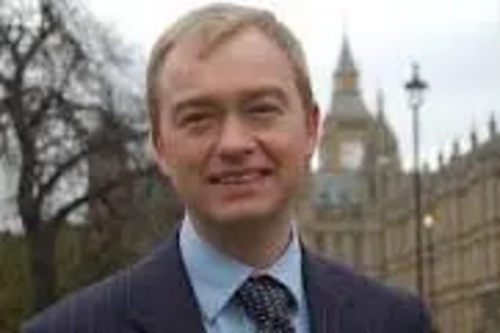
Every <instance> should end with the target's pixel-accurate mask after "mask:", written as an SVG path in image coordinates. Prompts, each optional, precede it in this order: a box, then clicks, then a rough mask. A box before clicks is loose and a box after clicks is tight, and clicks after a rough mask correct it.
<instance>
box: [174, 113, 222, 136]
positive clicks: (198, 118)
mask: <svg viewBox="0 0 500 333" xmlns="http://www.w3.org/2000/svg"><path fill="white" fill-rule="evenodd" d="M214 120H215V115H214V113H213V112H209V111H208V110H205V109H193V110H185V111H184V112H182V114H181V115H180V116H179V118H178V121H177V124H178V126H179V127H180V128H182V129H185V130H187V131H189V132H193V133H201V132H203V131H205V130H207V129H208V128H210V126H211V125H212V124H213V123H214Z"/></svg>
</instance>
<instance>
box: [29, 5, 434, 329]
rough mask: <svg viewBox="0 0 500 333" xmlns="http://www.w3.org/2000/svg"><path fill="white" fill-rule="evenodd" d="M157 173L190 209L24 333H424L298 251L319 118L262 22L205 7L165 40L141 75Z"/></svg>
mask: <svg viewBox="0 0 500 333" xmlns="http://www.w3.org/2000/svg"><path fill="white" fill-rule="evenodd" d="M147 94H148V98H147V101H148V107H149V110H150V118H151V128H152V130H151V143H152V147H153V150H154V154H155V160H156V162H157V164H158V166H159V168H160V169H161V171H162V172H163V173H164V174H165V176H167V177H170V179H171V181H172V183H173V184H174V186H175V188H176V190H177V191H178V193H179V195H180V197H181V198H182V199H183V200H184V203H185V205H186V217H185V219H184V221H183V222H182V224H181V226H180V228H179V230H178V232H177V233H176V234H175V235H174V236H173V237H172V238H171V239H169V240H167V241H165V243H164V244H163V245H162V246H160V248H159V249H157V250H156V251H154V252H153V253H152V254H151V255H150V256H149V257H148V258H146V259H144V260H142V261H141V262H139V263H138V264H136V265H135V266H133V267H131V268H129V269H126V270H124V271H123V272H121V273H118V274H117V275H115V276H113V277H111V278H109V279H107V280H106V281H104V282H100V283H98V284H96V285H94V286H91V287H89V288H87V289H86V290H84V291H81V292H79V293H77V294H76V295H73V296H70V297H69V298H67V299H66V300H64V301H62V302H61V303H60V304H58V305H56V306H55V307H53V308H51V309H49V310H48V311H46V312H45V313H43V314H41V315H40V316H39V317H37V318H36V319H34V320H33V321H31V322H30V323H29V324H28V325H26V330H25V332H29V333H46V332H47V333H48V332H51V333H59V332H60V333H63V332H64V333H83V332H92V333H94V332H105V333H118V332H120V333H132V332H148V333H183V332H186V333H188V332H189V333H191V332H193V333H196V332H208V333H215V332H217V333H230V332H243V333H245V332H248V333H250V332H275V333H290V332H297V333H305V332H314V333H316V332H317V333H426V332H429V331H430V330H429V319H428V317H427V314H426V312H425V310H424V309H423V307H422V305H421V304H420V302H419V301H417V300H416V299H414V298H413V297H411V296H409V295H403V294H401V293H400V292H397V291H393V290H389V289H388V288H385V287H382V286H380V285H378V284H377V283H375V282H373V281H370V280H368V279H366V278H364V277H360V276H357V275H355V274H354V273H352V272H351V271H349V270H348V269H346V268H343V267H341V266H339V265H336V264H334V263H330V262H327V261H325V260H323V259H320V258H317V257H316V256H314V255H312V254H311V253H309V252H308V251H307V250H305V249H304V248H303V247H302V245H301V244H300V241H299V235H298V232H297V230H296V228H295V225H294V221H293V212H292V207H293V204H294V199H295V196H296V194H297V192H298V190H299V188H300V187H301V185H302V180H303V179H304V176H305V173H306V172H307V168H308V164H309V160H310V158H311V155H312V154H313V150H314V146H315V143H316V140H317V134H318V119H319V114H318V110H317V107H316V105H315V103H314V99H313V97H312V92H311V86H310V82H309V75H308V72H307V68H306V64H305V60H304V55H303V53H302V50H301V48H300V45H299V43H298V42H297V41H296V40H295V38H294V36H293V35H292V34H291V32H290V31H289V30H288V29H287V28H286V27H285V26H284V25H283V24H282V23H280V22H278V21H277V20H276V19H275V17H274V16H273V15H272V14H270V13H269V12H266V11H262V10H258V9H253V8H248V7H243V6H236V5H222V4H220V5H210V6H207V7H203V8H201V9H198V10H195V11H193V12H191V13H189V14H187V15H186V16H185V17H183V18H181V19H180V20H179V21H178V22H177V23H176V24H174V26H173V27H172V28H170V29H169V30H168V31H167V32H166V33H165V34H164V35H162V36H161V37H160V38H159V41H158V42H157V44H156V46H155V48H154V50H153V53H152V56H151V60H150V64H149V68H148V73H147Z"/></svg>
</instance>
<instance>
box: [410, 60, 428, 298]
mask: <svg viewBox="0 0 500 333" xmlns="http://www.w3.org/2000/svg"><path fill="white" fill-rule="evenodd" d="M412 67H413V73H412V77H411V78H410V81H408V82H407V83H406V84H405V89H406V91H407V92H408V102H409V107H410V109H411V111H412V116H413V117H412V125H413V126H412V127H413V169H414V170H413V190H414V200H415V227H416V230H415V246H416V277H415V278H416V287H417V292H418V295H419V296H420V297H423V296H424V272H423V269H424V267H423V266H424V262H423V253H422V252H423V230H422V228H423V226H422V223H423V221H422V195H421V192H422V190H421V180H420V176H421V174H420V114H419V113H420V108H421V107H422V104H423V102H424V92H425V91H426V90H427V88H428V85H427V83H426V82H425V81H424V80H422V79H421V78H420V73H419V66H418V64H416V63H414V64H413V66H412Z"/></svg>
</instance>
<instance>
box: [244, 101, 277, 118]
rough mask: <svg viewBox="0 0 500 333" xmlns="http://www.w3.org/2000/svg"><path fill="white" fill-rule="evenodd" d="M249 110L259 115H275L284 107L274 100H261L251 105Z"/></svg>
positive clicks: (252, 113)
mask: <svg viewBox="0 0 500 333" xmlns="http://www.w3.org/2000/svg"><path fill="white" fill-rule="evenodd" d="M247 112H248V113H250V114H251V115H254V116H258V117H273V116H277V115H279V114H281V113H282V107H281V106H280V105H279V104H278V103H274V102H259V103H255V104H253V105H250V106H249V107H248V109H247Z"/></svg>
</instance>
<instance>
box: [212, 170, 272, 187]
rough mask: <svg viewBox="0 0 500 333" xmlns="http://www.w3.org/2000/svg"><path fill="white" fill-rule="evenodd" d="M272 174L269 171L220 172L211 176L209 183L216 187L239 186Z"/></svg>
mask: <svg viewBox="0 0 500 333" xmlns="http://www.w3.org/2000/svg"><path fill="white" fill-rule="evenodd" d="M270 174H271V170H269V169H258V170H257V169H252V170H241V171H230V172H220V173H217V174H213V175H211V176H209V177H208V181H209V182H210V183H211V184H216V185H239V184H247V183H251V182H254V181H257V180H260V179H262V178H265V177H267V176H269V175H270Z"/></svg>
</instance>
